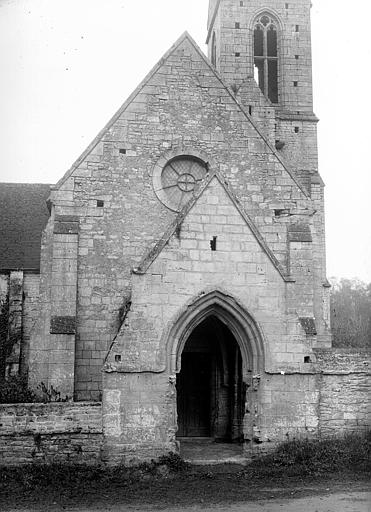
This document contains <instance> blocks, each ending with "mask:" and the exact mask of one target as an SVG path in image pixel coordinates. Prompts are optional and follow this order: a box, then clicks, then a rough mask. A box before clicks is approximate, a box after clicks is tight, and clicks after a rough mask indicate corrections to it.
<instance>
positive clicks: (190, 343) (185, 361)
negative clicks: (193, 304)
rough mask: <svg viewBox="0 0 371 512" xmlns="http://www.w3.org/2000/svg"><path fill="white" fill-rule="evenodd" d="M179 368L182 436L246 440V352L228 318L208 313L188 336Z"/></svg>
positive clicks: (185, 437)
mask: <svg viewBox="0 0 371 512" xmlns="http://www.w3.org/2000/svg"><path fill="white" fill-rule="evenodd" d="M180 366H181V369H180V372H179V373H178V374H177V381H176V388H177V417H178V432H177V436H178V438H180V439H192V438H193V439H195V438H196V439H201V438H205V439H212V440H215V441H218V442H224V443H231V442H241V441H242V440H243V418H244V412H245V402H246V385H245V384H244V382H243V371H242V355H241V351H240V349H239V346H238V343H237V341H236V339H235V337H234V336H233V334H232V332H231V331H230V329H229V328H228V327H227V325H226V324H224V323H223V322H221V320H220V319H219V318H218V317H217V316H215V315H210V316H208V317H207V318H206V319H204V320H203V321H202V322H201V323H200V324H199V325H197V326H196V327H195V328H194V329H193V331H192V332H191V334H190V336H189V337H188V339H187V341H186V343H185V345H184V348H183V350H182V354H181V365H180Z"/></svg>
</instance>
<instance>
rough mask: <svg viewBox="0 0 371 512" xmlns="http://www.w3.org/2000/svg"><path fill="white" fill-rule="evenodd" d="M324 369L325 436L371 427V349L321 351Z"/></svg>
mask: <svg viewBox="0 0 371 512" xmlns="http://www.w3.org/2000/svg"><path fill="white" fill-rule="evenodd" d="M316 355H317V361H318V364H319V366H320V369H321V380H320V395H319V433H320V435H321V436H322V437H328V436H331V435H339V434H344V433H347V432H362V431H366V430H368V429H370V427H371V378H370V376H371V361H370V355H371V354H370V351H369V350H361V349H327V350H318V351H317V354H316Z"/></svg>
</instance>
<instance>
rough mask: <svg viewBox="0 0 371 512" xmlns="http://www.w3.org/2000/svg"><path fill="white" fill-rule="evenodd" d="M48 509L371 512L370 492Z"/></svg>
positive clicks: (98, 511)
mask: <svg viewBox="0 0 371 512" xmlns="http://www.w3.org/2000/svg"><path fill="white" fill-rule="evenodd" d="M7 510H8V511H9V512H13V511H14V512H31V511H32V512H45V508H44V507H40V508H38V507H36V508H33V507H32V508H27V509H19V508H17V509H7ZM50 510H53V512H54V511H58V510H63V511H64V512H102V511H103V510H104V511H105V512H152V511H156V510H159V511H161V512H198V511H202V512H371V492H364V491H355V492H345V493H335V494H334V493H332V494H328V495H325V496H308V497H305V498H289V499H287V498H286V499H283V498H279V499H270V500H263V501H259V502H256V501H255V502H254V501H247V502H245V503H237V504H229V505H227V504H223V505H217V504H214V505H212V506H208V505H207V504H206V503H200V504H199V505H193V506H190V507H184V506H183V507H177V506H171V507H165V508H164V507H162V506H160V507H156V506H153V505H142V506H131V505H105V506H104V508H102V506H99V505H98V506H97V507H95V506H92V507H89V508H85V507H84V506H83V505H82V506H81V507H78V508H76V507H73V508H69V507H58V506H53V507H52V508H51V509H50Z"/></svg>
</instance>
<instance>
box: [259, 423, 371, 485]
mask: <svg viewBox="0 0 371 512" xmlns="http://www.w3.org/2000/svg"><path fill="white" fill-rule="evenodd" d="M370 455H371V432H368V433H367V434H364V435H360V434H347V435H345V436H342V437H336V438H330V439H321V440H315V439H305V440H297V439H294V440H292V441H287V442H285V443H283V444H281V445H280V446H279V447H278V448H277V449H276V450H275V451H274V452H273V453H271V454H269V455H266V456H265V457H262V458H261V459H259V460H257V461H254V462H253V464H252V465H251V466H250V469H252V468H255V469H256V470H258V471H259V472H266V474H278V473H286V475H288V476H290V475H296V476H298V475H311V474H312V475H316V474H321V473H325V472H326V473H330V472H339V471H342V470H352V471H365V472H368V471H371V461H370V459H371V457H370Z"/></svg>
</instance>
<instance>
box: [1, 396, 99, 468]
mask: <svg viewBox="0 0 371 512" xmlns="http://www.w3.org/2000/svg"><path fill="white" fill-rule="evenodd" d="M102 438H103V434H102V407H101V404H100V403H94V404H92V403H50V404H17V405H1V404H0V465H4V466H19V465H25V464H32V463H47V464H50V463H71V464H72V463H73V464H95V463H97V462H98V461H99V460H100V453H101V445H102Z"/></svg>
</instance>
